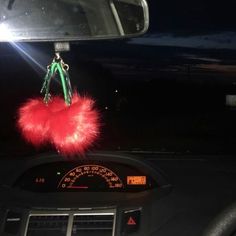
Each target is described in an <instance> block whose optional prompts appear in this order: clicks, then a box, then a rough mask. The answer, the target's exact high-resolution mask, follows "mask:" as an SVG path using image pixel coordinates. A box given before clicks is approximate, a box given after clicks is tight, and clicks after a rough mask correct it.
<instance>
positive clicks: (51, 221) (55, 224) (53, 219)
mask: <svg viewBox="0 0 236 236" xmlns="http://www.w3.org/2000/svg"><path fill="white" fill-rule="evenodd" d="M68 219H69V216H68V215H38V216H30V218H29V223H28V230H27V236H42V235H44V236H47V235H51V236H54V235H55V236H66V232H67V225H68Z"/></svg>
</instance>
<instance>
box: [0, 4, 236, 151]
mask: <svg viewBox="0 0 236 236" xmlns="http://www.w3.org/2000/svg"><path fill="white" fill-rule="evenodd" d="M20 2H21V1H15V3H14V5H13V6H14V7H17V6H18V5H19V4H21V3H20ZM177 2H178V3H179V2H180V1H177ZM200 2H201V1H200ZM17 4H18V5H17ZM181 4H182V5H181ZM181 4H180V5H181V6H183V4H185V3H184V1H181ZM167 5H168V4H167V3H166V1H165V2H164V1H162V2H161V1H160V3H159V4H158V3H156V1H150V6H149V8H150V14H151V26H150V30H149V32H148V33H147V34H146V35H144V36H143V37H139V38H134V39H126V40H118V41H112V40H110V41H99V42H80V43H72V44H71V51H70V52H68V53H64V54H62V57H63V59H64V61H65V62H66V63H68V64H69V65H70V71H69V73H70V78H71V83H72V84H73V87H75V88H77V90H78V91H79V93H80V94H88V95H90V96H92V97H93V98H95V100H96V106H97V108H98V109H99V111H100V114H101V123H102V127H101V136H100V138H99V140H98V142H97V143H96V144H95V145H94V147H93V148H92V149H91V150H125V151H137V152H139V151H146V152H180V153H202V154H209V153H212V154H213V153H214V154H216V153H220V154H235V153H236V148H235V147H236V122H235V121H236V108H235V107H236V106H235V97H234V96H227V95H234V94H236V87H235V83H236V43H235V42H236V40H235V39H236V31H235V29H236V25H235V22H236V21H235V20H234V21H233V19H234V17H235V15H234V12H233V11H232V9H233V8H231V7H232V6H230V5H227V7H226V6H224V7H223V8H225V9H223V8H222V6H217V5H216V3H214V9H213V11H211V14H208V11H207V9H208V7H210V4H209V3H205V2H203V1H202V5H201V4H200V3H199V4H198V5H197V6H195V7H193V6H192V5H191V6H189V5H186V6H188V7H189V9H190V11H187V10H186V11H185V14H183V10H182V11H181V7H180V6H176V8H172V10H173V11H174V10H176V11H174V12H171V13H170V12H168V11H167ZM226 8H227V9H226ZM155 9H158V10H157V12H156V10H155ZM219 12H221V14H222V17H221V20H220V22H219V21H218V20H219V19H218V15H217V14H218V13H219ZM167 13H168V14H171V16H172V18H171V17H167ZM181 13H182V14H181ZM199 14H200V15H201V19H202V20H199V21H198V20H196V17H197V19H198V16H199ZM156 16H157V17H156ZM216 16H217V17H216ZM223 16H224V17H223ZM170 18H171V19H172V20H171V19H170ZM171 22H172V23H171ZM204 22H205V23H204ZM203 23H204V24H203ZM190 29H191V30H190ZM0 52H1V53H0V71H1V79H0V88H1V95H0V96H1V99H0V104H1V133H0V140H1V150H2V152H7V153H14V154H15V155H16V153H18V154H20V153H23V154H26V153H36V152H39V151H47V150H52V148H51V147H50V146H46V147H44V148H42V149H40V150H35V149H34V148H33V147H31V145H29V144H27V143H25V141H24V140H23V139H22V137H21V136H20V134H19V132H18V130H17V128H16V119H17V113H16V111H17V108H18V107H19V105H20V104H22V103H23V102H24V101H25V100H26V99H27V98H31V97H36V96H40V88H41V86H42V83H43V78H44V76H45V73H46V66H47V65H48V64H49V63H50V62H51V59H52V57H53V55H54V54H53V53H54V52H53V44H51V43H32V44H23V43H21V44H15V45H10V44H7V43H1V44H0ZM53 91H54V92H55V93H58V92H59V94H60V91H61V87H60V85H59V83H57V82H56V81H53Z"/></svg>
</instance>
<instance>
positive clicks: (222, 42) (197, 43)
mask: <svg viewBox="0 0 236 236" xmlns="http://www.w3.org/2000/svg"><path fill="white" fill-rule="evenodd" d="M129 43H130V44H139V45H150V46H173V47H187V48H200V49H231V50H232V49H234V50H236V32H222V33H218V34H217V33H215V34H209V35H208V34H205V35H192V36H191V35H188V36H176V35H172V34H164V33H162V34H146V35H145V36H144V37H141V38H134V39H131V40H130V41H129Z"/></svg>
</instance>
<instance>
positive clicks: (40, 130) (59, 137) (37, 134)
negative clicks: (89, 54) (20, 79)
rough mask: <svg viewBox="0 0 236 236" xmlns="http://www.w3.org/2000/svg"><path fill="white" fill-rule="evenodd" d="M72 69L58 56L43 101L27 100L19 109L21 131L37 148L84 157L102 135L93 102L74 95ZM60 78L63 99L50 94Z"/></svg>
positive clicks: (46, 78) (44, 91)
mask: <svg viewBox="0 0 236 236" xmlns="http://www.w3.org/2000/svg"><path fill="white" fill-rule="evenodd" d="M68 70H69V66H68V65H67V64H65V63H64V62H63V60H62V58H61V57H60V55H59V53H56V56H55V58H54V59H53V61H52V63H51V65H49V66H48V67H47V74H46V76H45V79H44V83H43V86H42V89H41V93H42V94H44V98H43V99H42V98H35V99H30V100H28V101H27V102H26V103H25V104H23V105H22V106H21V107H20V108H19V118H18V122H17V124H18V127H19V129H20V131H21V133H22V135H23V137H24V138H25V139H26V140H27V141H28V142H30V143H32V144H33V145H34V146H37V147H39V146H42V145H43V144H45V143H51V144H52V145H53V146H54V147H55V148H56V149H57V151H58V152H59V153H61V154H63V155H66V156H72V155H76V154H83V153H84V152H85V151H86V150H87V149H88V148H89V147H90V146H91V145H92V144H93V143H94V141H95V140H96V139H97V137H98V135H99V128H100V124H99V114H98V112H97V111H96V110H95V109H94V103H95V102H94V100H92V99H91V98H89V97H85V96H83V97H82V96H80V95H79V94H78V93H77V92H74V93H73V92H72V88H71V83H70V78H69V73H68ZM57 76H59V77H60V81H61V85H62V88H63V94H64V98H62V97H60V96H52V95H51V94H50V84H51V80H52V79H54V78H56V77H57Z"/></svg>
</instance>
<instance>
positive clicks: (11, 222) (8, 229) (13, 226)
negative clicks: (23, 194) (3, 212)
mask: <svg viewBox="0 0 236 236" xmlns="http://www.w3.org/2000/svg"><path fill="white" fill-rule="evenodd" d="M20 224H21V214H20V213H17V212H13V211H9V212H8V213H7V216H6V221H5V226H4V232H5V233H8V234H18V233H19V230H20Z"/></svg>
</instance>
